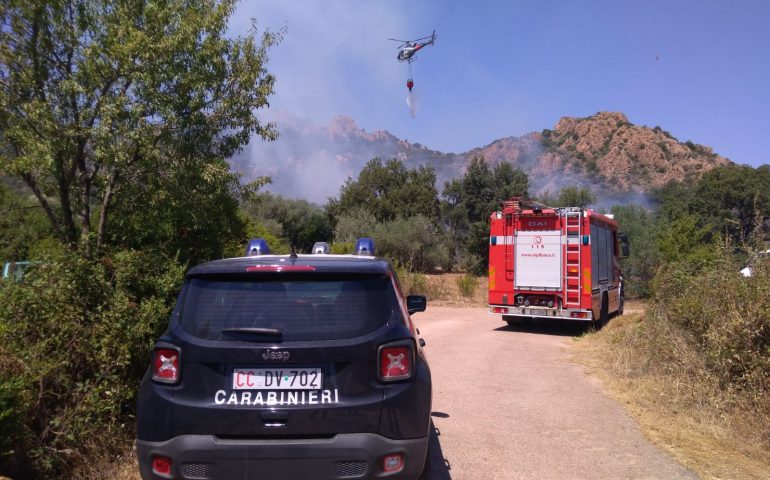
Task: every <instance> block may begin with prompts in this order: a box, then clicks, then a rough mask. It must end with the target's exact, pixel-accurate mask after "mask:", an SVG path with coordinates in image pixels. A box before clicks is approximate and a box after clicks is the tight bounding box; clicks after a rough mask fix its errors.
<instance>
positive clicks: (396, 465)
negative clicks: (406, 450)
mask: <svg viewBox="0 0 770 480" xmlns="http://www.w3.org/2000/svg"><path fill="white" fill-rule="evenodd" d="M403 469H404V455H403V454H401V453H391V454H390V455H385V456H384V457H382V471H383V472H385V473H396V472H400V471H401V470H403Z"/></svg>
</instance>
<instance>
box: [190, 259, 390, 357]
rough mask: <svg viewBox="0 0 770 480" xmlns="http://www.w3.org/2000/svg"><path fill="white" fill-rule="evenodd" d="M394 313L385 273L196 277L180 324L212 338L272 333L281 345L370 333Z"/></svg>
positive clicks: (194, 333)
mask: <svg viewBox="0 0 770 480" xmlns="http://www.w3.org/2000/svg"><path fill="white" fill-rule="evenodd" d="M399 312H400V309H399V308H398V303H397V299H396V293H395V291H394V289H393V286H392V283H391V281H390V279H389V278H388V277H387V276H384V275H377V276H371V275H349V274H348V275H340V274H333V275H329V274H313V275H307V274H268V275H245V276H238V277H226V276H225V277H223V276H220V277H216V278H214V277H198V278H192V279H191V280H190V281H189V282H188V284H187V287H186V291H185V298H184V304H183V307H182V318H181V322H182V328H184V329H185V330H186V331H187V332H188V333H190V334H192V335H195V336H197V337H200V338H206V339H211V340H228V339H229V340H254V341H264V342H272V341H276V339H275V338H263V339H259V338H258V337H259V336H258V335H256V336H255V335H251V336H250V335H245V336H242V335H235V336H234V335H233V334H231V333H230V334H228V333H224V332H222V330H223V329H244V328H260V329H263V328H264V329H276V330H279V331H280V332H281V334H282V335H281V339H282V340H283V341H292V340H331V339H344V338H353V337H357V336H360V335H365V334H367V333H370V332H372V331H374V330H376V329H377V328H379V327H381V326H383V325H384V324H385V323H387V322H388V320H390V318H391V316H393V315H399V314H400V313H399ZM254 337H257V338H254Z"/></svg>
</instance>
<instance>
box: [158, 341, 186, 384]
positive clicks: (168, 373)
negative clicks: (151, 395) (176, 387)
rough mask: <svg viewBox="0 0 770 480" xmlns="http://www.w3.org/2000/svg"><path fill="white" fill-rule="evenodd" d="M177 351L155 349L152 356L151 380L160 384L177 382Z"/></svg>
mask: <svg viewBox="0 0 770 480" xmlns="http://www.w3.org/2000/svg"><path fill="white" fill-rule="evenodd" d="M179 354H180V352H179V350H176V349H174V348H156V349H155V351H154V352H153V354H152V379H153V380H155V381H156V382H161V383H177V382H179V374H180V372H179V366H180V365H181V363H180V362H179Z"/></svg>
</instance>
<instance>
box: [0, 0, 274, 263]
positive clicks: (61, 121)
mask: <svg viewBox="0 0 770 480" xmlns="http://www.w3.org/2000/svg"><path fill="white" fill-rule="evenodd" d="M234 8H235V1H234V0H219V1H217V0H168V1H164V2H148V1H147V0H129V1H125V2H118V3H114V2H99V1H94V0H53V1H45V2H44V1H42V0H35V1H29V0H8V1H6V2H3V3H2V6H0V22H1V25H2V26H1V27H0V65H1V66H2V68H0V129H1V130H2V131H3V135H2V137H1V138H0V152H1V154H0V170H2V171H3V172H5V173H7V174H11V175H17V176H20V177H21V178H23V179H24V181H25V183H26V184H27V185H28V186H29V188H30V189H31V190H32V192H33V193H34V195H35V197H36V198H37V201H38V202H39V204H40V205H41V207H42V208H43V211H44V212H45V214H46V216H47V218H48V220H49V222H50V224H51V227H52V229H53V231H54V232H55V234H56V235H57V236H58V237H59V238H60V239H61V240H62V242H64V243H65V244H67V245H69V246H70V247H71V248H75V247H77V246H78V245H79V246H80V247H81V252H83V254H85V255H86V256H88V255H90V254H91V253H92V250H93V247H96V248H97V249H99V248H101V247H102V246H103V245H104V244H105V242H106V241H107V240H108V237H109V238H111V239H119V236H116V235H115V234H114V233H113V234H112V236H111V237H110V234H109V230H108V228H109V224H110V219H111V216H112V213H113V212H118V211H120V212H121V213H122V214H123V215H130V213H131V212H137V210H136V208H141V209H147V208H157V207H158V205H159V204H160V205H163V207H161V208H165V209H166V210H173V209H174V208H175V207H176V205H174V204H175V202H180V203H183V202H184V200H185V196H184V195H181V196H180V192H176V193H177V195H174V196H172V195H169V194H166V193H164V191H165V188H164V186H165V185H166V184H167V183H168V182H173V181H179V180H180V177H181V178H183V179H188V180H190V181H191V182H193V184H192V185H191V184H187V185H186V188H185V189H178V190H184V191H188V189H192V190H193V191H194V189H195V188H196V185H195V184H197V185H203V184H205V183H206V182H211V183H213V184H214V185H219V186H221V185H223V184H225V185H227V187H228V189H230V190H240V188H241V186H240V183H239V182H238V178H237V177H236V176H233V175H232V174H231V173H230V172H229V170H228V169H227V168H226V164H225V163H224V159H226V158H228V157H230V156H231V155H232V154H233V153H235V152H237V151H238V150H239V149H240V148H241V147H242V146H243V145H244V144H245V143H247V142H248V141H249V138H250V137H251V136H252V135H253V134H256V135H259V136H261V137H262V138H266V139H271V138H274V137H275V136H276V132H275V130H274V128H273V126H272V125H270V124H264V123H261V122H260V121H259V120H258V118H257V116H256V113H255V112H256V111H257V110H258V109H260V108H263V107H265V106H267V97H268V96H269V95H270V94H271V93H272V91H273V83H274V78H273V76H272V75H270V74H269V73H268V72H267V71H266V69H265V62H266V60H267V50H268V48H269V47H270V46H271V45H273V44H274V43H275V42H276V41H277V40H278V39H279V35H276V34H273V33H270V32H266V33H264V34H262V35H261V36H260V35H257V33H256V30H255V29H254V30H252V31H251V32H250V33H249V34H248V35H246V36H245V37H241V38H235V39H232V38H228V37H226V36H225V33H226V29H227V21H228V18H229V16H230V15H231V14H232V12H233V10H234ZM188 172H192V174H190V175H188ZM202 188H204V189H208V188H210V186H202ZM145 196H146V197H149V198H151V200H148V201H141V200H142V199H140V200H139V201H131V200H132V199H133V200H136V199H137V197H145ZM185 208H187V209H190V208H194V207H193V206H192V204H189V203H188V204H187V206H186V207H185ZM137 213H140V215H139V218H138V219H131V220H125V222H128V223H131V222H138V223H141V221H144V220H152V215H150V216H149V217H146V216H144V215H141V214H143V213H146V212H137ZM143 217H144V218H143ZM199 220H203V218H200V219H199ZM172 225H173V223H172ZM152 227H153V225H149V226H148V228H152ZM166 227H167V228H169V227H168V226H166ZM172 228H173V227H172ZM209 230H212V231H214V230H216V226H212V227H211V228H209Z"/></svg>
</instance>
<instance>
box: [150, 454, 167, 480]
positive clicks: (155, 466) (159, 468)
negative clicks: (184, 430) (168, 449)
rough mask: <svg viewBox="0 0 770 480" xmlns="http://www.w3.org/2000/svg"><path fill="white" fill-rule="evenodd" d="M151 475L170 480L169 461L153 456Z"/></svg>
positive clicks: (162, 457)
mask: <svg viewBox="0 0 770 480" xmlns="http://www.w3.org/2000/svg"><path fill="white" fill-rule="evenodd" d="M152 473H154V474H155V475H160V476H162V477H167V478H171V459H170V458H168V457H164V456H163V455H153V457H152Z"/></svg>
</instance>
